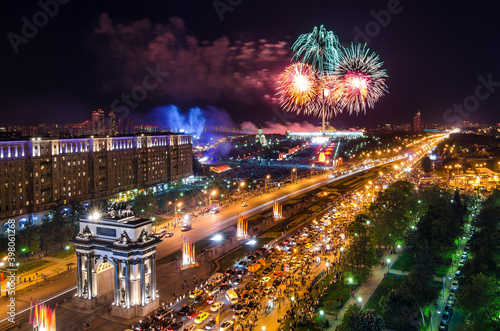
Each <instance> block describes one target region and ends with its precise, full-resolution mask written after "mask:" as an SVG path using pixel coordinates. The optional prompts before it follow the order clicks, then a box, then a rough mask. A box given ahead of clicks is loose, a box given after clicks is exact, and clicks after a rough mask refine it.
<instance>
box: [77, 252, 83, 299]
mask: <svg viewBox="0 0 500 331" xmlns="http://www.w3.org/2000/svg"><path fill="white" fill-rule="evenodd" d="M76 295H77V296H79V297H81V296H82V254H81V253H76Z"/></svg>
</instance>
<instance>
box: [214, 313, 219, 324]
mask: <svg viewBox="0 0 500 331" xmlns="http://www.w3.org/2000/svg"><path fill="white" fill-rule="evenodd" d="M219 323H220V321H219V314H217V316H215V325H216V326H217V327H219Z"/></svg>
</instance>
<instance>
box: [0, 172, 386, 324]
mask: <svg viewBox="0 0 500 331" xmlns="http://www.w3.org/2000/svg"><path fill="white" fill-rule="evenodd" d="M382 166H383V165H380V167H382ZM378 167H379V166H377V168H378ZM367 170H368V169H362V170H358V171H355V172H352V173H349V174H347V175H343V176H339V177H336V178H329V177H328V174H327V173H324V174H320V175H316V176H313V177H312V178H309V179H301V180H300V182H298V183H293V184H287V185H286V186H285V187H282V188H280V189H274V191H273V192H270V193H267V194H264V195H263V196H260V195H259V196H256V197H253V198H249V199H248V200H246V202H247V204H248V206H246V207H242V206H241V204H237V205H232V206H229V207H225V208H223V209H222V210H221V211H220V212H219V213H217V214H214V215H211V214H208V215H205V216H203V217H200V218H197V219H195V220H193V221H192V225H193V228H192V230H190V231H189V232H187V233H186V235H188V236H189V238H190V240H191V241H192V242H196V241H199V240H201V239H203V238H206V237H208V236H210V235H211V234H213V233H215V232H218V231H221V230H223V229H225V228H227V227H229V226H232V225H234V224H235V223H236V215H237V214H238V213H240V214H243V215H244V216H245V217H247V218H248V217H251V216H253V215H257V214H259V213H261V212H263V211H264V210H266V209H269V208H270V207H272V203H273V201H274V200H278V201H280V202H284V201H287V200H290V199H292V198H294V197H296V196H299V195H302V194H304V193H307V192H310V191H312V190H314V189H317V188H320V187H322V186H324V185H327V184H330V183H333V182H336V181H340V180H342V179H346V178H349V177H351V176H356V175H358V174H360V173H362V172H364V171H367ZM371 171H377V172H378V170H377V169H373V168H372V169H371ZM174 233H175V234H174V236H173V237H171V238H165V239H164V240H163V242H161V243H160V244H159V245H158V247H157V251H158V255H157V258H158V259H161V258H164V257H166V256H169V255H170V254H172V253H175V252H178V251H179V250H180V249H181V235H180V233H181V232H180V229H179V228H178V229H176V230H175V231H174ZM75 278H76V276H75V273H74V272H73V273H71V274H70V275H69V277H64V278H61V279H59V280H58V281H57V282H53V283H52V284H51V285H50V286H42V287H40V288H37V289H36V290H35V291H33V292H30V293H23V294H21V295H16V311H17V314H27V313H28V312H29V303H30V297H31V296H33V297H36V298H45V300H46V301H48V302H49V303H50V301H52V300H54V299H57V300H61V298H68V299H69V298H71V296H72V295H73V292H74V291H75V285H74V284H75ZM45 300H44V301H45ZM0 301H1V302H2V303H3V302H6V301H5V299H0ZM6 309H7V307H6V305H3V304H2V305H0V330H3V329H5V327H7V326H8V325H9V324H8V322H7V321H6V318H5V316H6V312H7V311H6ZM10 326H11V325H10Z"/></svg>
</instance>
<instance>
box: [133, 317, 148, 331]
mask: <svg viewBox="0 0 500 331" xmlns="http://www.w3.org/2000/svg"><path fill="white" fill-rule="evenodd" d="M150 325H151V323H150V322H149V321H148V320H144V321H139V322H137V323H135V324H134V325H132V330H134V331H143V330H149V326H150Z"/></svg>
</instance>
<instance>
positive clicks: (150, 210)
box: [132, 193, 158, 218]
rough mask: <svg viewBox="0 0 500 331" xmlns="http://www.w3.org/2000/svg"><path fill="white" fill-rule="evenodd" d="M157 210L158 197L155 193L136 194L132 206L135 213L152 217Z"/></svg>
mask: <svg viewBox="0 0 500 331" xmlns="http://www.w3.org/2000/svg"><path fill="white" fill-rule="evenodd" d="M156 210H158V199H157V198H156V196H155V195H154V194H152V193H149V194H139V195H137V196H136V198H135V200H134V204H133V206H132V211H133V212H134V214H136V215H138V216H141V217H148V218H150V217H151V216H153V215H154V212H155V211H156Z"/></svg>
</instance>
